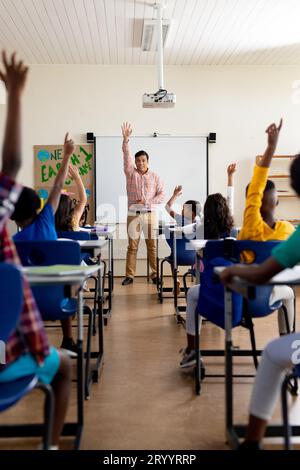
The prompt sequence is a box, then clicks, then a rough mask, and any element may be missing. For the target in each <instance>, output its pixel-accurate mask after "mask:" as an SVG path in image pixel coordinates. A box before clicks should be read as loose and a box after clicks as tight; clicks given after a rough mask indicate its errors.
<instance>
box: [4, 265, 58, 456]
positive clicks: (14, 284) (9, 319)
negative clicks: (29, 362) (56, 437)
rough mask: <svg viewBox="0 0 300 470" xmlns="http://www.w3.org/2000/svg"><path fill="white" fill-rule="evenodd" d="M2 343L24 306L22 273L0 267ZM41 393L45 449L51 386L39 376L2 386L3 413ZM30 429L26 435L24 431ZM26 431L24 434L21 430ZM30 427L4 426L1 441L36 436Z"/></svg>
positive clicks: (49, 425) (51, 404) (51, 408)
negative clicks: (23, 400)
mask: <svg viewBox="0 0 300 470" xmlns="http://www.w3.org/2000/svg"><path fill="white" fill-rule="evenodd" d="M0 279H1V283H0V304H1V309H0V339H1V340H2V341H3V342H6V341H7V340H8V338H9V336H10V334H11V332H12V331H13V330H14V329H15V327H16V325H17V323H18V319H19V316H20V313H21V310H22V306H23V282H22V276H21V274H20V271H19V269H18V268H17V267H15V266H14V265H11V264H8V263H1V264H0ZM35 388H36V389H37V388H38V389H40V390H42V391H43V392H44V394H45V412H44V435H43V449H44V450H47V449H49V446H50V444H51V442H50V440H51V435H52V425H53V412H54V396H53V392H52V388H51V386H50V385H45V384H43V383H41V382H39V381H38V377H37V376H36V375H30V376H26V377H22V378H20V379H18V380H12V381H9V382H0V412H1V411H4V410H7V409H8V408H10V407H12V406H13V405H15V404H16V403H17V402H18V401H19V400H21V399H22V398H23V397H25V396H26V395H27V394H28V393H30V392H31V391H32V390H33V389H35ZM25 428H26V433H25V434H24V430H25ZM21 429H23V434H22V432H21V433H20V430H21ZM30 432H31V428H30V425H3V426H0V437H20V436H25V435H26V436H28V437H30V436H32V434H30Z"/></svg>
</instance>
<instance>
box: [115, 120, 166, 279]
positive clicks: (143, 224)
mask: <svg viewBox="0 0 300 470" xmlns="http://www.w3.org/2000/svg"><path fill="white" fill-rule="evenodd" d="M122 134H123V146H122V150H123V158H124V173H125V176H126V188H127V197H128V216H127V234H128V248H127V258H126V277H125V279H124V280H123V282H122V285H123V286H127V285H128V284H132V283H133V278H134V275H135V269H136V255H137V250H138V246H139V241H140V237H141V232H142V231H143V233H144V236H145V241H146V245H147V252H148V257H149V261H150V268H151V279H152V281H153V284H156V277H157V273H156V251H155V245H156V243H155V228H156V226H157V216H156V212H155V207H154V206H155V204H160V203H162V202H163V200H164V198H165V191H164V184H163V182H162V181H161V179H160V178H159V176H158V175H156V174H155V173H153V172H152V171H150V170H149V156H148V154H147V152H145V151H144V150H140V151H139V152H137V153H136V154H135V165H134V163H133V160H132V157H131V154H130V149H129V138H130V136H131V134H132V128H131V125H130V124H129V123H128V122H125V123H123V125H122Z"/></svg>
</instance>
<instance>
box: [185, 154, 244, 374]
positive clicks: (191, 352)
mask: <svg viewBox="0 0 300 470" xmlns="http://www.w3.org/2000/svg"><path fill="white" fill-rule="evenodd" d="M235 171H236V164H235V163H232V164H231V165H229V166H228V168H227V176H228V187H227V201H226V199H225V198H224V197H223V196H222V194H219V193H217V194H211V195H210V196H208V198H207V199H206V202H205V204H204V211H203V223H204V238H205V239H206V240H218V239H219V238H226V237H229V236H233V235H234V234H235V233H234V232H233V231H234V223H233V218H232V215H231V214H232V213H233V204H234V201H233V194H234V192H233V191H234V186H233V174H234V173H235ZM199 290H200V285H199V284H197V285H196V286H193V287H190V288H189V290H188V294H187V308H186V333H187V346H186V348H183V349H181V350H180V352H181V353H182V359H181V361H180V367H181V368H186V367H191V366H194V365H195V363H196V351H195V310H196V307H197V303H198V297H199ZM199 325H200V326H201V317H200V319H199Z"/></svg>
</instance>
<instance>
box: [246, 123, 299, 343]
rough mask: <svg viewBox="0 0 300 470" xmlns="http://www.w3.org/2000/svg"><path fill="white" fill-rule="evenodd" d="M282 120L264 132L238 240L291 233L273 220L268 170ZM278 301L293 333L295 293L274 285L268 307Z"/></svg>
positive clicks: (274, 202)
mask: <svg viewBox="0 0 300 470" xmlns="http://www.w3.org/2000/svg"><path fill="white" fill-rule="evenodd" d="M281 127H282V120H281V121H280V124H279V126H278V127H276V125H275V124H271V125H270V126H269V127H268V128H267V130H266V133H267V134H268V145H267V149H266V151H265V153H264V155H263V156H262V157H261V158H257V162H256V165H255V167H254V172H253V177H252V180H251V182H250V184H249V185H248V187H247V194H246V196H247V199H246V207H245V212H244V219H243V225H242V229H241V231H240V233H239V236H238V239H239V240H256V241H268V240H286V239H287V238H288V237H289V236H290V235H291V234H292V233H293V231H294V227H293V225H292V224H291V223H290V222H287V221H286V220H276V218H275V209H276V206H277V205H278V197H277V192H276V188H275V185H274V183H273V182H272V181H270V180H268V173H269V167H270V165H271V162H272V158H273V155H274V153H275V150H276V146H277V142H278V137H279V133H280V130H281ZM243 258H244V261H246V262H251V261H252V256H251V253H247V252H246V253H245V254H244V256H243ZM279 300H281V301H282V302H283V305H284V307H285V308H286V311H287V316H288V321H289V330H290V331H292V329H293V324H294V316H295V312H294V291H293V289H292V288H291V287H288V286H276V287H274V289H273V292H272V295H271V297H270V305H272V304H274V303H275V302H278V301H279ZM278 328H279V333H280V334H281V335H282V334H285V333H287V328H286V321H285V316H284V311H283V309H279V311H278Z"/></svg>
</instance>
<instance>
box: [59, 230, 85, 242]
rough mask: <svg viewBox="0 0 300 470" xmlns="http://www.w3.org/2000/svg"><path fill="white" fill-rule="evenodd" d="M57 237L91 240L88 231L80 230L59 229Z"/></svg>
mask: <svg viewBox="0 0 300 470" xmlns="http://www.w3.org/2000/svg"><path fill="white" fill-rule="evenodd" d="M57 237H58V238H69V239H70V240H91V234H90V232H80V231H72V230H68V231H59V232H57Z"/></svg>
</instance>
